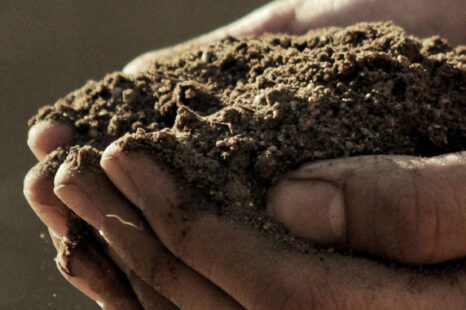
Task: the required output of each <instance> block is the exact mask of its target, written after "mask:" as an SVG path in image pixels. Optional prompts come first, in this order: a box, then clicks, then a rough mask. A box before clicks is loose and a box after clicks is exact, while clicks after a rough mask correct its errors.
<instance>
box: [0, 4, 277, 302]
mask: <svg viewBox="0 0 466 310" xmlns="http://www.w3.org/2000/svg"><path fill="white" fill-rule="evenodd" d="M267 2H268V1H267V0H234V1H232V0H215V1H214V0H210V1H209V0H151V1H147V0H146V1H139V0H132V1H129V0H124V1H123V0H120V1H99V0H97V1H96V0H80V1H63V0H55V1H52V0H46V1H37V0H2V1H1V5H0V94H2V97H1V99H0V107H1V113H0V126H1V128H0V130H1V135H0V143H1V145H0V150H1V153H0V154H1V157H0V158H1V165H0V176H1V178H0V182H1V183H0V197H1V200H0V309H1V310H3V309H5V310H7V309H11V310H13V309H18V310H23V309H71V310H73V309H97V308H98V307H97V306H96V305H95V304H94V303H93V302H91V301H89V300H88V299H87V298H86V297H85V296H84V295H82V294H81V293H79V292H77V291H75V290H74V289H73V288H72V287H71V285H69V284H68V283H67V282H66V281H65V280H63V279H62V278H61V276H60V275H59V272H58V271H57V270H56V267H55V263H54V261H53V258H54V257H55V250H54V248H53V246H52V245H51V243H50V242H49V241H48V240H49V239H48V235H47V232H46V229H45V226H43V225H42V224H41V223H40V221H39V220H38V219H37V218H36V217H35V215H34V214H33V211H32V210H31V209H29V207H28V205H27V203H26V201H25V199H24V198H23V195H22V179H23V176H24V175H25V173H26V171H27V170H28V169H29V167H31V166H32V165H34V163H35V160H34V157H33V156H32V154H31V153H30V152H29V151H28V149H27V147H26V135H27V126H26V122H27V119H28V118H29V117H30V116H32V115H33V114H34V113H35V112H36V110H37V109H38V108H39V107H41V106H43V105H46V104H51V103H53V102H54V101H55V100H56V99H58V98H59V97H62V96H64V95H66V94H67V93H68V92H70V91H72V90H74V89H76V88H79V87H81V85H83V84H84V82H85V81H86V80H87V79H101V78H102V77H103V76H104V75H105V73H107V72H111V71H115V70H119V69H121V68H122V67H123V66H124V64H125V63H127V62H128V61H130V60H131V59H132V58H134V57H136V56H137V55H139V54H141V53H143V52H145V51H148V50H151V49H154V48H159V47H163V46H166V45H170V44H174V43H177V42H180V41H183V40H186V39H189V38H192V37H194V36H196V35H199V34H202V33H205V32H207V31H210V30H213V29H215V28H216V27H219V26H222V25H224V24H226V23H229V22H231V21H234V20H235V19H237V18H238V17H240V16H242V15H244V14H246V13H248V12H249V11H251V10H252V9H254V8H257V7H258V6H260V5H262V4H265V3H267ZM41 234H43V235H44V234H45V238H41Z"/></svg>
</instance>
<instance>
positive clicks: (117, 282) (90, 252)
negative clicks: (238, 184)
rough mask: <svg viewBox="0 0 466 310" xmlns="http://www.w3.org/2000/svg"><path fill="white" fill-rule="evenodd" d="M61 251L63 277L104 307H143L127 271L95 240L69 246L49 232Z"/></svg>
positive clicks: (108, 309) (112, 309)
mask: <svg viewBox="0 0 466 310" xmlns="http://www.w3.org/2000/svg"><path fill="white" fill-rule="evenodd" d="M50 236H51V238H52V242H53V244H54V246H55V248H56V249H57V251H58V254H57V258H56V263H57V267H58V270H59V271H60V273H61V274H62V275H63V277H64V278H65V279H66V280H68V282H70V283H71V284H72V285H73V286H74V287H76V288H77V289H78V290H80V291H81V292H82V293H84V294H85V295H86V296H88V297H89V298H91V299H93V300H94V301H96V302H97V303H98V304H99V306H101V307H102V308H103V309H105V310H119V309H128V310H142V309H143V308H142V306H141V305H140V303H139V301H138V300H137V299H136V297H135V295H134V293H133V291H132V290H131V288H130V287H129V285H128V283H127V281H126V279H125V278H124V275H123V274H122V273H121V272H120V271H119V270H118V269H117V268H116V267H115V265H114V264H113V263H112V262H111V261H110V260H109V259H108V258H107V257H106V256H105V255H103V254H102V253H101V252H100V251H99V250H98V248H97V247H96V245H95V244H94V243H92V242H89V243H87V244H86V246H85V247H82V246H78V247H70V246H69V242H68V241H67V240H66V239H60V238H58V237H57V236H56V235H55V234H54V233H53V232H52V231H51V232H50Z"/></svg>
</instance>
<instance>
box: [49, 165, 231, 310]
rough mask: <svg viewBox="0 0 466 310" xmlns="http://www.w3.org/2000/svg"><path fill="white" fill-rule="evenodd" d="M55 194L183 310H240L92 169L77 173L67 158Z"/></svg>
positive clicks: (103, 175) (127, 263) (133, 268)
mask: <svg viewBox="0 0 466 310" xmlns="http://www.w3.org/2000/svg"><path fill="white" fill-rule="evenodd" d="M55 193H56V194H57V196H58V197H60V199H61V200H62V201H63V202H64V203H65V204H66V205H67V206H68V207H69V208H71V209H72V210H73V211H74V212H75V213H76V214H78V215H79V216H80V217H82V218H83V219H84V220H85V221H87V222H88V223H89V224H90V225H92V226H93V227H95V228H96V229H97V230H99V232H100V233H101V235H102V236H103V237H104V238H105V240H106V241H107V242H108V244H109V245H110V247H111V248H112V249H113V250H114V251H115V252H116V253H117V254H118V256H119V257H120V258H121V260H122V261H123V262H124V263H125V264H126V265H127V266H128V267H129V268H130V269H132V270H133V271H134V272H135V273H136V274H137V275H138V276H139V277H140V278H141V279H142V280H144V281H145V282H146V283H148V284H149V285H151V286H152V287H153V288H154V289H156V290H157V291H159V292H160V293H161V294H162V295H164V296H165V297H167V298H168V299H169V300H170V301H171V302H172V303H174V304H175V305H176V306H178V307H179V308H181V309H239V306H238V305H237V304H236V303H235V302H234V301H233V300H232V299H231V298H230V297H229V296H227V295H226V294H225V293H224V292H223V291H221V290H220V289H218V288H217V287H216V286H215V285H213V284H212V283H210V282H209V281H207V280H206V279H205V278H204V277H202V276H201V275H199V274H198V273H196V272H194V271H193V270H192V269H191V268H189V267H188V266H186V265H185V264H183V263H181V262H180V261H179V260H178V259H176V258H175V257H173V256H172V255H171V254H170V253H169V252H168V251H167V250H166V249H165V248H164V247H163V246H162V244H161V243H160V242H159V241H158V240H157V238H156V236H155V235H154V234H153V232H152V231H151V230H150V228H149V227H148V226H147V225H146V224H145V222H144V221H143V220H142V219H141V217H140V215H139V214H138V213H137V212H135V209H133V207H132V206H131V204H130V203H129V202H128V201H127V200H126V199H125V198H124V197H123V196H122V195H121V194H120V193H119V192H118V191H117V190H116V189H115V187H114V186H113V184H111V183H110V182H109V180H108V179H107V177H106V176H105V174H104V173H103V172H102V171H101V170H99V169H96V168H88V169H86V171H82V172H78V171H77V169H76V167H73V166H72V164H71V163H69V162H65V163H64V164H63V165H62V166H61V167H60V169H59V170H58V172H57V175H56V177H55Z"/></svg>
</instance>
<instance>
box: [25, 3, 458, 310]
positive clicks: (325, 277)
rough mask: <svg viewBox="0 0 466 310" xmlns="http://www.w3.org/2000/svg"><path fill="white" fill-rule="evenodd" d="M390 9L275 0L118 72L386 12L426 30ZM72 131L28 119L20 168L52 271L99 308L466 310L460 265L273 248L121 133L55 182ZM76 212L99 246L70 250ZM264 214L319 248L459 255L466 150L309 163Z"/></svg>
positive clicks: (416, 257) (282, 186) (64, 168)
mask: <svg viewBox="0 0 466 310" xmlns="http://www.w3.org/2000/svg"><path fill="white" fill-rule="evenodd" d="M395 2H396V1H395ZM413 2H416V1H413ZM393 6H394V4H393V3H392V2H390V3H388V2H385V1H366V0H357V1H350V0H347V1H327V2H325V1H303V0H301V1H275V2H272V3H271V4H269V5H268V6H265V7H263V8H262V9H260V10H258V11H255V12H253V13H252V14H250V15H248V16H246V17H245V18H243V19H242V20H240V21H238V22H236V23H234V24H232V25H229V26H226V27H224V28H221V29H219V30H217V31H214V32H212V33H210V34H207V35H204V36H202V37H200V38H197V39H195V40H192V41H190V42H187V43H184V44H181V45H179V46H176V47H173V48H170V49H166V50H160V51H156V52H151V53H147V54H145V55H142V56H140V57H138V58H136V59H135V60H134V61H132V62H131V63H130V64H128V65H127V66H126V67H125V69H124V71H125V72H126V73H128V74H135V73H137V72H140V71H144V70H146V69H148V68H149V67H150V64H151V62H152V61H153V59H155V58H157V57H160V55H162V54H164V53H167V52H168V53H175V52H177V51H181V50H184V49H186V48H189V47H191V46H194V45H199V44H203V43H206V42H211V41H214V40H216V39H219V38H221V37H224V36H225V35H226V34H230V35H234V36H244V35H250V34H260V33H262V32H265V31H268V32H290V33H299V32H303V31H304V30H306V29H309V28H314V27H318V26H326V25H335V24H342V23H343V24H351V23H353V22H357V21H360V20H367V19H368V18H369V17H371V16H372V17H373V18H374V19H384V18H383V14H392V15H393V16H390V15H386V17H387V18H389V19H394V20H395V21H399V23H401V24H402V26H405V27H406V28H408V29H409V30H410V31H411V32H414V33H416V32H417V34H424V33H422V30H419V29H421V28H422V29H425V22H426V21H425V20H422V19H420V20H418V21H416V22H413V21H412V19H409V18H406V19H404V18H403V16H404V15H403V14H405V15H406V13H403V12H404V10H408V12H409V8H406V7H401V8H398V9H394V8H393ZM422 9H423V10H425V8H422ZM434 9H435V8H432V10H434ZM397 10H399V11H397ZM413 11H414V12H413ZM390 12H391V13H390ZM415 13H416V12H415V8H411V12H410V14H415ZM397 19H398V20H397ZM408 21H409V22H408ZM403 22H405V24H403ZM416 25H418V28H416ZM418 30H419V31H418ZM452 35H453V36H454V35H456V34H455V33H453V34H452ZM453 40H456V39H455V38H453ZM72 141H73V129H72V128H71V127H70V126H67V125H65V124H62V123H57V122H46V121H43V122H40V123H38V124H36V125H34V126H33V127H32V128H31V129H30V131H29V139H28V144H29V146H30V148H31V150H32V152H33V153H34V154H35V156H36V157H37V159H38V160H39V163H38V164H37V165H36V166H35V167H34V168H32V169H31V170H30V171H29V173H28V175H27V176H26V179H25V184H24V193H25V196H26V198H27V200H28V201H29V203H30V205H31V207H32V208H33V209H34V211H35V212H36V213H37V215H38V216H39V218H40V219H41V220H42V221H43V222H44V223H45V224H46V225H47V226H48V229H49V231H50V235H51V238H52V240H53V243H54V244H55V246H56V247H57V250H58V256H57V259H56V261H57V266H58V269H59V270H60V272H61V273H62V274H63V276H64V277H65V278H66V279H67V280H68V281H69V282H71V283H72V284H73V285H74V286H75V287H76V288H78V289H79V290H81V291H82V292H83V293H84V294H86V295H87V296H89V297H90V298H92V299H94V300H95V301H96V302H97V303H98V304H99V305H101V306H102V308H104V309H106V310H110V309H129V310H132V309H142V308H143V309H183V310H194V309H202V310H204V309H244V308H246V309H466V272H465V270H466V269H464V268H459V269H456V270H455V271H450V272H449V273H448V274H446V275H442V276H439V275H435V274H430V275H429V274H427V273H414V271H412V270H408V269H404V268H401V269H395V268H390V267H388V266H386V265H384V264H380V263H377V262H375V261H373V260H371V259H369V258H360V257H356V256H354V257H353V256H343V255H340V254H334V253H330V251H329V252H328V253H319V254H309V255H302V254H300V253H297V252H292V251H288V250H286V249H284V248H281V247H276V246H274V245H273V244H272V243H271V241H269V240H268V239H266V238H265V237H263V236H261V235H259V234H257V233H254V232H252V231H250V230H249V229H248V228H246V227H244V226H242V225H240V224H237V223H234V222H231V221H229V220H228V219H226V218H221V217H217V216H216V215H214V214H210V213H206V212H201V211H193V210H190V208H186V207H183V208H180V206H181V205H184V206H186V204H189V202H188V201H186V197H189V196H190V195H194V193H191V192H190V191H189V189H186V188H185V189H184V190H182V192H181V190H180V189H179V187H177V185H176V183H175V181H174V179H173V176H171V175H170V174H168V173H167V172H166V171H165V170H164V169H163V163H160V165H158V164H156V163H155V162H154V161H153V160H152V159H151V158H150V157H149V156H148V155H146V154H144V153H142V152H124V151H123V150H122V149H121V147H120V146H119V145H118V143H113V144H111V145H110V146H109V147H108V148H107V149H106V150H105V152H104V153H103V156H102V159H101V161H100V166H101V168H102V169H88V170H85V171H77V170H76V168H74V166H73V165H72V164H71V163H69V162H65V163H63V164H62V165H61V166H60V168H59V170H58V172H57V174H56V176H55V179H54V180H52V179H50V178H48V177H47V176H46V175H45V174H44V173H43V172H42V171H43V169H42V166H43V159H44V157H45V156H46V154H47V153H49V152H51V151H52V150H54V149H56V148H57V147H60V146H66V145H69V144H71V143H72ZM182 197H184V198H182ZM71 210H72V211H73V212H74V213H75V214H77V215H78V216H79V217H81V218H82V219H83V220H84V221H86V222H87V223H89V224H90V225H91V226H92V227H93V228H95V230H96V231H98V232H100V234H101V236H102V238H103V239H104V240H105V242H106V245H105V246H102V245H98V244H94V243H90V244H88V246H87V247H79V248H76V249H75V250H74V251H71V252H66V251H65V249H64V248H63V239H64V238H66V235H67V232H68V229H69V228H68V222H67V219H68V217H69V214H70V213H71ZM268 212H269V214H270V216H271V217H273V218H274V219H275V220H277V221H279V222H281V223H283V224H284V225H285V226H286V227H287V228H288V229H289V230H290V232H291V233H292V234H294V235H296V236H299V237H302V238H305V239H308V240H311V241H312V242H315V243H317V244H321V245H324V246H333V245H337V246H339V247H341V248H347V249H352V250H354V251H356V252H359V253H366V254H369V255H368V256H367V257H379V258H383V259H389V260H393V261H395V262H400V263H407V264H415V265H424V264H435V263H441V262H447V261H450V260H455V259H457V258H461V257H464V256H465V255H466V153H465V152H462V153H456V154H446V155H442V156H438V157H433V158H420V157H411V156H383V155H380V156H361V157H354V158H346V159H335V160H328V161H321V162H316V163H310V164H306V165H304V166H302V167H301V168H299V169H298V170H296V171H293V172H291V173H289V174H288V175H285V176H283V178H282V179H281V181H280V182H279V184H278V185H277V186H276V187H274V188H271V189H270V192H269V198H268ZM123 274H124V275H125V276H122V275H123Z"/></svg>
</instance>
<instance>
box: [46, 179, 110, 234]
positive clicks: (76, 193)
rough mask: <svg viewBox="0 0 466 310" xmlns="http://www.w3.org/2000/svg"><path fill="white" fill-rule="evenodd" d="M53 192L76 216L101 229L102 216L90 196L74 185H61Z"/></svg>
mask: <svg viewBox="0 0 466 310" xmlns="http://www.w3.org/2000/svg"><path fill="white" fill-rule="evenodd" d="M53 191H54V192H55V194H56V195H57V196H58V197H59V198H60V199H61V200H62V201H63V202H65V204H66V205H67V206H68V207H69V208H70V209H72V210H73V211H74V212H75V213H76V214H78V215H79V216H81V217H83V219H84V220H85V221H86V222H88V223H89V224H91V225H92V226H94V227H99V225H100V222H101V219H102V214H101V213H100V212H99V211H100V210H99V209H98V208H97V207H96V204H95V203H94V202H93V201H92V199H90V198H89V197H88V195H87V194H86V193H85V192H84V191H82V190H80V189H79V188H78V187H77V186H76V185H73V184H59V185H57V186H55V187H54V189H53Z"/></svg>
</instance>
